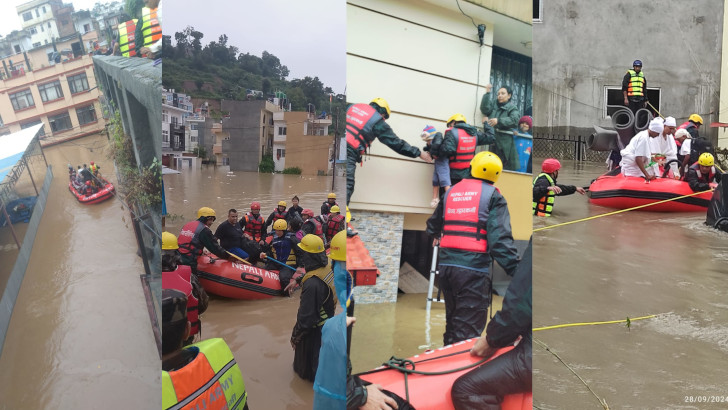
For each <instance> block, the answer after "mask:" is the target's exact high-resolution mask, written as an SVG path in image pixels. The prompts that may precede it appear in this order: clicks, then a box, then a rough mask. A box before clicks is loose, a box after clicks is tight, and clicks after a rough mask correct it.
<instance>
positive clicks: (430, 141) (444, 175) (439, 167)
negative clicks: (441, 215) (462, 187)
mask: <svg viewBox="0 0 728 410" xmlns="http://www.w3.org/2000/svg"><path fill="white" fill-rule="evenodd" d="M420 137H421V138H422V140H423V141H425V142H426V143H427V146H426V147H424V148H423V150H424V151H426V152H429V153H430V155H431V156H432V157H433V158H434V159H435V169H434V171H433V173H432V201H430V207H432V208H435V207H436V206H437V204H438V203H439V202H440V188H441V187H442V188H444V189H445V191H447V190H448V189H450V185H451V183H450V160H449V158H447V157H444V156H442V155H439V152H440V146H441V145H442V133H441V132H437V130H436V129H435V127H433V126H432V125H427V126H425V129H423V130H422V134H420Z"/></svg>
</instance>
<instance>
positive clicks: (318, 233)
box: [304, 218, 326, 243]
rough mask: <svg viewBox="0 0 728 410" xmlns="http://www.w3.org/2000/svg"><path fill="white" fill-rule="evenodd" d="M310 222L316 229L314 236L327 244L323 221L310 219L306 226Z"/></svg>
mask: <svg viewBox="0 0 728 410" xmlns="http://www.w3.org/2000/svg"><path fill="white" fill-rule="evenodd" d="M309 222H311V223H312V224H313V226H314V227H315V229H314V231H313V234H314V235H316V236H318V237H319V238H321V240H322V241H324V243H326V238H324V226H323V225H322V224H321V221H319V220H318V219H317V218H308V221H306V222H304V224H307V223H309Z"/></svg>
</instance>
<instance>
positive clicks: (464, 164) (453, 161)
mask: <svg viewBox="0 0 728 410" xmlns="http://www.w3.org/2000/svg"><path fill="white" fill-rule="evenodd" d="M448 131H450V132H451V133H452V134H454V135H455V138H456V139H457V141H458V147H457V151H455V155H454V156H452V157H450V168H452V169H468V168H469V167H470V160H472V159H473V157H474V156H475V146H476V144H477V143H478V137H477V136H475V135H470V134H468V133H467V132H466V131H465V130H464V129H462V128H448Z"/></svg>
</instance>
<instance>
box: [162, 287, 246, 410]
mask: <svg viewBox="0 0 728 410" xmlns="http://www.w3.org/2000/svg"><path fill="white" fill-rule="evenodd" d="M186 307H187V298H186V296H185V294H184V293H182V292H180V291H178V290H174V289H163V290H162V408H163V409H171V408H183V409H198V408H199V409H201V408H229V409H246V408H247V401H248V393H247V392H246V391H245V381H244V380H243V375H242V373H241V372H240V367H239V366H238V364H237V363H236V362H235V357H234V356H233V354H232V352H231V351H230V347H228V345H227V344H226V343H225V341H224V340H223V339H220V338H214V339H207V340H203V341H201V342H197V343H195V344H193V345H190V346H187V347H184V348H183V343H184V341H185V340H187V339H188V337H189V333H190V322H189V321H188V320H187V314H186V310H187V309H186ZM183 401H184V403H185V405H184V406H180V404H181V403H180V402H183ZM215 403H220V404H219V405H218V406H213V405H214V404H215Z"/></svg>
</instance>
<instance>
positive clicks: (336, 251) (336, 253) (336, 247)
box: [329, 231, 346, 262]
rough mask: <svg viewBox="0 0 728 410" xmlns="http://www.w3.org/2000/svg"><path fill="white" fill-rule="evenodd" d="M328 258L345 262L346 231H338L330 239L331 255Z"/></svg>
mask: <svg viewBox="0 0 728 410" xmlns="http://www.w3.org/2000/svg"><path fill="white" fill-rule="evenodd" d="M329 258H331V259H333V260H335V261H342V262H345V261H346V231H339V233H337V234H336V235H334V237H333V238H331V253H330V254H329Z"/></svg>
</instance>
